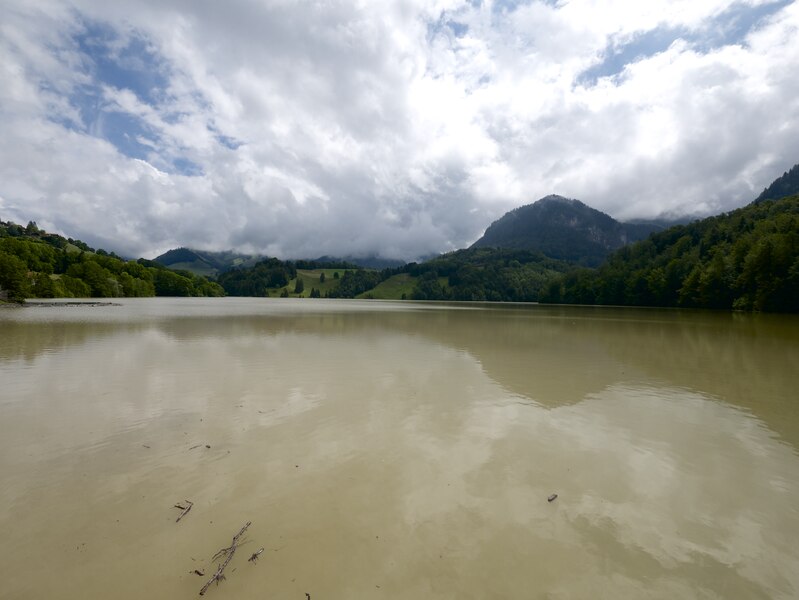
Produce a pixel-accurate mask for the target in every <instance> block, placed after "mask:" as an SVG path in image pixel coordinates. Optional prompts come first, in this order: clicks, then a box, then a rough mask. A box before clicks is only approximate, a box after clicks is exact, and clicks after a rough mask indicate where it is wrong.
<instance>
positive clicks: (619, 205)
mask: <svg viewBox="0 0 799 600" xmlns="http://www.w3.org/2000/svg"><path fill="white" fill-rule="evenodd" d="M797 73H799V0H794V1H788V0H740V1H733V2H731V1H728V0H647V1H646V2H643V1H641V0H529V1H513V0H504V1H499V0H494V1H492V0H483V1H480V0H471V1H460V0H429V1H424V0H397V1H391V2H389V1H386V2H383V1H378V0H361V1H357V2H356V1H352V2H350V1H346V0H344V1H340V2H336V1H329V2H327V1H322V0H319V1H315V2H300V1H296V0H251V1H245V0H227V1H225V2H219V1H217V0H130V1H127V2H109V1H108V0H70V1H61V0H35V1H32V0H0V82H2V83H0V219H2V220H13V221H16V222H21V223H27V221H29V220H34V221H36V222H37V223H38V224H39V226H40V227H43V228H45V229H47V230H48V231H55V232H60V233H63V234H66V235H68V236H71V237H75V238H80V239H83V240H85V241H87V242H89V243H90V244H92V245H95V246H99V247H104V248H106V249H109V250H115V251H117V252H119V253H123V254H125V255H128V256H146V257H153V256H155V255H157V254H159V253H161V252H163V251H164V250H167V249H169V248H173V247H176V246H181V245H183V246H191V247H197V248H204V249H216V250H220V249H231V248H234V249H238V250H242V251H247V252H261V253H266V254H270V255H276V256H280V257H284V258H299V257H315V256H319V255H323V254H329V255H369V254H377V255H380V256H383V257H393V258H405V259H411V258H415V257H418V256H422V255H426V254H430V253H434V252H441V251H446V250H451V249H455V248H460V247H464V246H466V245H468V244H470V243H471V242H473V241H474V240H475V239H477V238H478V237H479V236H480V235H481V234H482V232H483V231H484V229H485V228H486V227H487V226H488V225H489V224H490V222H491V221H492V220H494V219H496V218H498V217H499V216H501V215H502V214H503V213H504V212H506V211H507V210H509V209H512V208H515V207H516V206H520V205H522V204H528V203H530V202H533V201H535V200H537V199H538V198H540V197H542V196H544V195H546V194H550V193H557V194H561V195H564V196H569V197H573V198H579V199H580V200H582V201H584V202H586V203H587V204H589V205H590V206H593V207H595V208H598V209H600V210H603V211H605V212H607V213H609V214H611V215H612V216H614V217H616V218H618V219H622V220H624V219H631V218H652V217H657V216H662V215H671V216H677V215H685V214H690V215H707V214H711V213H718V212H721V211H725V210H730V209H732V208H737V207H739V206H742V205H744V204H746V203H748V202H749V201H751V200H752V199H753V198H754V197H755V196H757V194H758V193H759V192H760V191H762V189H763V188H764V187H765V186H766V185H767V184H769V183H770V182H771V181H772V180H773V179H774V178H776V177H777V176H779V175H781V174H782V173H783V172H784V171H785V170H787V169H788V168H790V167H791V166H792V165H793V164H795V163H797V162H799V76H797Z"/></svg>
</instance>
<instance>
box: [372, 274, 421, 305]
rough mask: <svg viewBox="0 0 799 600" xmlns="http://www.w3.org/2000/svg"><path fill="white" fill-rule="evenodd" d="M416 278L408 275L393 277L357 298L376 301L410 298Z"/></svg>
mask: <svg viewBox="0 0 799 600" xmlns="http://www.w3.org/2000/svg"><path fill="white" fill-rule="evenodd" d="M415 282H416V278H415V277H412V276H411V275H409V274H408V273H400V274H399V275H393V276H391V277H389V278H388V279H386V280H385V281H383V282H381V283H380V284H379V285H378V286H377V287H376V288H374V289H372V290H369V291H368V292H364V293H363V294H360V295H359V296H358V298H374V299H376V300H402V296H403V295H405V298H406V299H407V298H410V297H411V293H412V292H413V286H414V284H415Z"/></svg>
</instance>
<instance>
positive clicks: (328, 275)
mask: <svg viewBox="0 0 799 600" xmlns="http://www.w3.org/2000/svg"><path fill="white" fill-rule="evenodd" d="M352 270H353V269H297V277H296V278H294V279H292V280H291V281H290V282H289V284H288V286H286V287H287V288H288V291H289V296H290V297H291V298H307V297H309V296H310V295H311V288H316V289H317V290H319V293H320V294H321V295H322V297H324V296H325V294H327V292H329V291H331V290H334V289H336V288H337V287H338V279H336V277H335V274H336V273H338V275H339V277H342V276H343V275H344V273H345V272H347V271H352ZM322 273H324V274H325V281H324V283H322V282H320V281H319V278H320V277H321V275H322ZM297 279H302V283H303V285H304V286H305V289H304V290H303V291H302V293H301V294H295V293H294V287H295V286H296V285H297ZM282 289H283V288H275V289H274V292H273V291H272V290H270V293H269V295H270V296H279V295H280V292H281V291H282Z"/></svg>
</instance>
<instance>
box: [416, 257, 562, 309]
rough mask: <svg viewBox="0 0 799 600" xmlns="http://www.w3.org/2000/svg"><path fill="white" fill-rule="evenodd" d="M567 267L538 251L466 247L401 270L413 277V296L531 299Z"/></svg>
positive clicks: (436, 298) (448, 298) (489, 299)
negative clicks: (414, 281) (414, 280)
mask: <svg viewBox="0 0 799 600" xmlns="http://www.w3.org/2000/svg"><path fill="white" fill-rule="evenodd" d="M568 268H569V264H568V263H566V262H563V261H559V260H555V259H552V258H548V257H546V256H544V255H543V254H541V253H540V252H532V251H530V250H511V249H506V248H469V249H467V250H457V251H455V252H450V253H448V254H443V255H441V256H439V257H438V258H434V259H432V260H429V261H427V262H424V263H422V264H415V263H411V264H410V265H407V266H405V267H403V268H402V269H401V270H402V271H404V272H406V273H409V274H410V275H412V276H414V277H416V278H417V281H416V285H415V286H414V288H413V293H412V296H411V297H412V298H413V299H414V300H472V301H485V300H488V301H497V302H535V301H537V300H539V293H540V291H541V290H542V289H543V288H544V286H545V285H546V284H547V283H548V282H549V281H551V280H552V278H553V277H555V276H557V275H559V274H561V273H563V272H564V271H566V270H567V269H568Z"/></svg>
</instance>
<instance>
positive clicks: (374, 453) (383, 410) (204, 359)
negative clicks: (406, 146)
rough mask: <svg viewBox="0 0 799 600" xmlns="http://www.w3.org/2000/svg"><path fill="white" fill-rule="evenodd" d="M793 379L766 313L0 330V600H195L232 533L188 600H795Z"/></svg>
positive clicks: (247, 311)
mask: <svg viewBox="0 0 799 600" xmlns="http://www.w3.org/2000/svg"><path fill="white" fill-rule="evenodd" d="M798 366H799V320H797V319H796V318H789V317H776V316H752V315H732V314H715V313H696V312H677V311H638V310H630V309H589V308H552V307H536V306H528V307H518V306H516V307H510V306H499V307H478V306H467V305H460V306H443V305H425V304H413V303H382V302H347V301H311V300H301V301H293V300H288V301H283V300H276V299H271V300H250V299H210V300H209V299H186V300H177V299H145V300H137V301H134V300H126V301H123V302H122V306H109V307H94V308H87V307H47V308H32V307H29V308H25V309H3V310H0V540H2V542H0V572H1V573H2V586H0V597H2V598H14V599H42V598H66V599H78V598H80V599H84V598H119V599H127V598H130V599H136V600H140V599H142V598H147V599H160V598H163V599H171V600H173V599H180V598H192V597H196V596H197V594H198V592H199V590H200V588H201V587H202V585H203V583H204V582H205V581H206V579H207V578H208V577H209V576H210V574H211V573H212V572H213V568H214V567H213V565H214V563H213V562H212V561H211V556H212V555H213V554H214V553H215V552H216V551H217V550H219V549H220V548H222V547H224V546H226V545H228V544H229V543H230V541H231V538H232V537H233V535H234V534H235V533H236V532H237V531H238V530H239V529H240V528H241V526H242V525H244V523H245V522H247V521H252V525H251V527H250V529H249V531H248V535H247V536H246V543H245V544H243V545H242V546H241V547H240V549H239V550H238V552H237V553H236V555H235V556H234V558H233V560H232V561H231V563H230V565H229V567H228V569H227V571H226V573H227V580H226V581H224V582H222V583H221V584H220V585H219V587H212V588H211V589H210V590H209V591H208V593H207V595H206V596H205V597H206V598H236V599H237V600H239V599H250V598H252V599H255V598H258V599H262V598H287V599H290V598H296V599H297V600H304V599H305V597H306V596H305V594H306V593H308V594H310V596H311V598H312V599H313V600H323V599H324V600H329V599H352V598H392V599H395V598H397V599H419V598H458V599H462V598H474V599H485V598H570V599H573V598H613V599H619V598H631V599H637V598H664V599H666V598H668V599H674V598H724V599H728V598H747V599H750V598H797V597H799V452H798V451H797V449H799V393H798V392H797V390H798V389H799V385H798V384H799V377H798V376H797V367H798ZM206 444H207V445H208V446H210V448H206ZM195 446H197V447H195ZM553 493H557V494H558V498H557V499H556V500H555V501H554V502H551V503H549V502H547V497H548V496H549V495H550V494H553ZM186 499H189V500H192V501H193V502H194V507H193V509H192V510H191V512H189V514H188V515H187V516H186V517H185V518H184V519H183V520H182V521H181V522H180V523H176V522H175V519H176V517H177V516H178V515H179V514H180V510H179V509H176V508H174V507H173V505H174V504H175V503H176V502H180V501H183V500H186ZM260 547H264V548H265V550H264V553H263V554H262V555H261V557H260V560H259V561H258V562H257V563H255V564H253V563H250V562H248V561H247V560H246V559H247V557H249V556H250V555H251V554H252V553H253V552H255V551H256V550H257V549H258V548H260ZM194 569H198V570H201V571H203V570H204V571H205V573H206V576H205V577H199V576H197V575H194V574H192V573H191V571H193V570H194Z"/></svg>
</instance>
